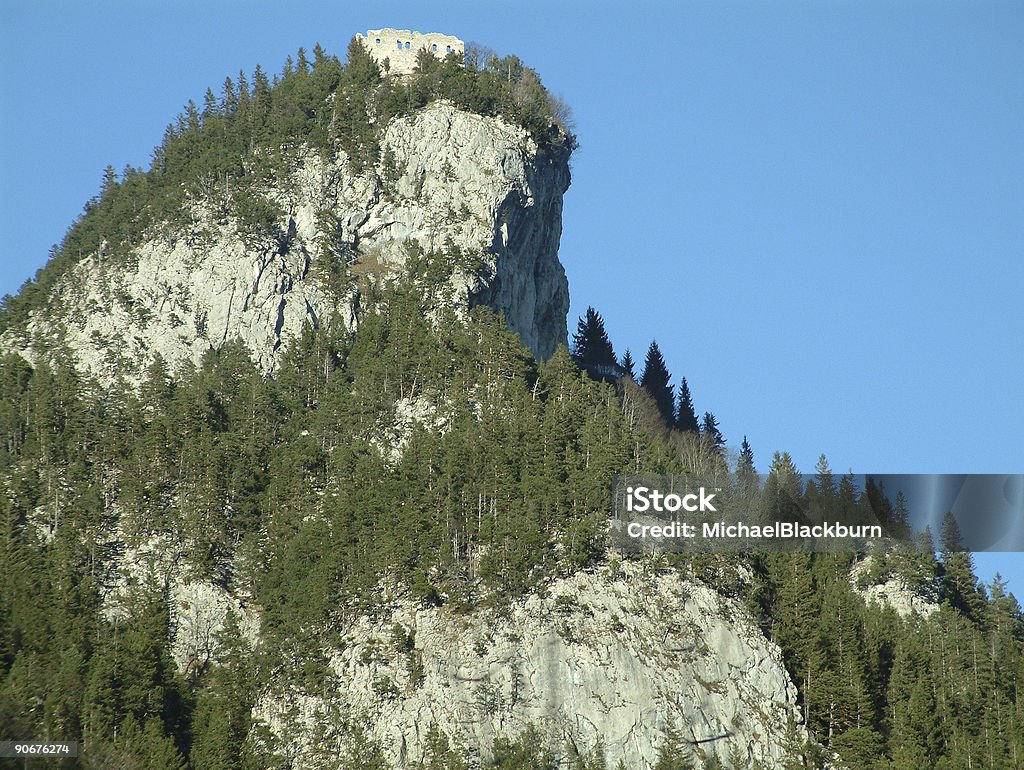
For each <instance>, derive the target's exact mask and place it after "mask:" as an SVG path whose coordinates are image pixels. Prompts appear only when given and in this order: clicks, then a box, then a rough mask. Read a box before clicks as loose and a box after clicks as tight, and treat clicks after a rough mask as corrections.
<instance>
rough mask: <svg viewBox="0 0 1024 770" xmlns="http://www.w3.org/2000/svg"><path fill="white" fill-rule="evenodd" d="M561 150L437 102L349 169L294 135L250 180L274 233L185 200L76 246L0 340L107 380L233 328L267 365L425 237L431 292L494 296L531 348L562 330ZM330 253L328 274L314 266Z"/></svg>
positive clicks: (216, 343)
mask: <svg viewBox="0 0 1024 770" xmlns="http://www.w3.org/2000/svg"><path fill="white" fill-rule="evenodd" d="M569 152H570V151H569V149H568V148H554V149H551V148H543V147H538V145H537V143H536V142H534V141H533V140H532V139H531V138H530V137H529V136H528V134H527V133H526V132H525V130H523V129H521V128H519V127H516V126H513V125H510V124H508V123H506V122H504V121H503V120H500V119H498V118H488V117H482V116H479V115H475V114H472V113H468V112H463V111H461V110H458V109H456V108H455V107H453V106H451V105H449V104H446V103H443V102H439V103H434V104H432V105H430V106H428V107H426V108H424V109H423V110H420V111H419V112H417V113H415V114H413V115H411V116H408V117H404V118H398V119H395V120H394V121H392V122H391V124H389V125H388V126H387V128H386V130H385V131H384V135H383V141H382V148H381V154H380V157H381V161H380V163H378V165H377V167H376V168H371V169H367V170H366V171H364V172H362V173H359V174H356V173H354V172H353V171H352V170H351V166H350V165H349V163H348V162H347V159H346V158H345V157H344V156H341V157H338V158H336V159H334V160H330V161H325V160H323V159H322V157H321V156H319V155H317V154H316V153H313V152H312V151H305V150H302V149H301V148H299V149H296V150H294V151H293V152H292V153H291V154H290V155H289V158H290V160H289V164H288V168H287V170H286V171H282V173H281V174H279V175H278V177H277V178H276V179H275V181H274V182H273V184H271V185H269V186H267V187H266V188H265V189H262V190H261V191H259V192H260V194H261V195H262V196H263V197H264V198H265V199H266V201H269V202H271V203H272V204H274V205H275V206H276V207H277V209H278V210H279V211H280V212H282V213H281V215H280V217H279V219H278V221H276V222H275V232H276V234H275V235H274V236H270V235H267V234H262V235H260V234H255V233H254V232H253V231H252V230H251V229H247V228H246V226H245V225H244V224H243V223H242V222H241V221H240V219H239V217H238V216H237V215H236V214H237V212H236V211H235V208H234V207H233V204H232V201H231V199H230V198H228V199H227V200H226V202H225V199H223V198H217V197H216V195H215V194H214V193H211V195H210V197H209V198H204V199H198V200H187V201H185V202H184V204H183V205H184V208H185V211H186V213H187V215H188V218H189V220H190V222H191V225H190V226H188V227H185V228H184V229H183V228H181V227H169V226H168V227H165V228H163V229H162V230H159V231H157V232H153V233H151V234H150V236H149V237H147V239H146V240H145V242H144V243H143V244H142V245H141V246H139V247H138V248H136V249H134V251H133V252H132V253H131V255H130V258H129V259H127V260H126V259H125V258H124V257H123V256H121V255H119V256H118V257H117V258H114V257H112V256H111V255H109V254H107V253H106V252H105V250H104V249H101V250H100V253H96V254H92V255H86V256H84V258H83V259H82V260H81V261H79V262H78V263H77V264H76V266H75V267H74V268H73V270H72V271H71V272H70V273H69V274H68V275H66V276H65V277H64V279H63V280H62V281H61V282H60V283H59V284H58V287H57V289H56V290H55V291H54V292H53V295H52V296H51V297H49V303H48V306H47V307H46V308H45V309H44V310H43V311H37V312H36V313H35V314H34V316H33V318H32V320H31V321H30V323H29V325H28V328H27V329H25V330H19V331H17V332H9V333H7V334H6V335H5V338H4V340H3V347H5V348H7V349H13V350H18V351H20V352H22V353H23V354H25V355H26V357H28V358H30V359H35V358H37V357H39V356H42V355H44V354H45V351H47V350H49V349H51V348H52V346H53V345H54V344H55V343H66V344H67V346H68V347H69V348H70V350H71V352H72V354H73V357H74V359H75V361H76V362H77V364H78V365H79V368H80V369H82V370H83V371H84V372H87V373H89V374H93V375H96V376H97V377H99V378H100V379H101V380H105V381H109V380H112V379H113V378H114V377H115V376H116V375H118V374H123V375H125V376H127V378H128V379H129V380H133V379H135V380H137V379H138V378H139V376H140V373H141V372H142V371H144V369H145V367H146V365H147V364H148V363H149V362H150V361H151V360H152V358H153V356H154V355H155V354H157V353H159V354H160V355H161V356H163V358H164V359H165V360H167V361H168V362H169V363H170V364H172V366H173V365H174V364H176V363H178V362H181V361H183V360H185V359H188V360H191V361H193V362H198V361H199V359H200V358H201V357H202V355H203V353H205V352H206V351H207V350H208V349H210V348H218V347H220V346H221V345H223V344H224V343H225V342H227V341H229V340H233V339H240V340H241V341H242V342H243V343H244V344H245V345H246V347H247V348H248V349H249V350H250V352H251V354H252V356H253V358H254V360H256V361H257V362H258V364H259V366H260V367H261V368H262V369H263V371H265V372H267V373H269V372H272V371H273V370H274V368H275V367H276V366H277V365H278V364H279V363H280V356H281V353H282V349H283V346H284V345H285V344H286V343H287V341H288V340H289V339H291V338H294V337H295V336H296V335H297V334H299V333H300V332H301V330H302V328H303V325H304V324H306V323H309V324H311V325H312V326H314V327H316V326H319V325H322V324H325V323H342V324H344V325H345V326H346V328H348V329H352V328H353V327H354V326H355V325H356V323H357V314H358V308H359V305H360V299H361V289H362V288H365V285H366V282H367V281H372V280H378V279H380V278H384V277H390V276H393V275H397V274H399V273H400V272H401V270H402V268H403V267H404V266H405V265H406V263H407V260H408V259H409V257H410V254H423V253H425V254H427V256H428V257H429V256H430V255H432V254H435V255H436V254H444V255H446V256H447V257H449V258H450V261H451V262H452V264H454V267H453V268H452V269H451V270H449V272H448V277H447V278H446V279H445V285H444V286H443V287H440V289H441V294H442V296H443V298H444V299H445V301H448V302H450V303H452V304H453V305H454V307H455V308H456V310H457V311H460V312H464V311H466V310H468V309H469V308H470V307H472V306H474V305H478V304H487V305H490V306H492V307H494V308H495V310H497V311H499V312H502V313H504V315H505V319H506V321H507V323H508V325H509V328H511V329H512V330H513V331H517V332H519V334H520V336H521V338H522V340H523V342H524V343H525V344H526V345H527V346H529V347H530V348H531V349H532V350H533V352H534V353H535V354H536V355H537V356H539V357H541V358H545V357H547V356H550V355H551V354H552V353H553V352H554V350H555V348H556V347H557V345H558V344H559V343H561V342H564V341H565V340H566V321H565V316H566V313H567V311H568V306H569V292H568V283H567V281H566V277H565V273H564V271H563V269H562V266H561V264H560V263H559V261H558V243H559V238H560V236H561V212H562V195H563V193H564V192H565V190H566V189H567V188H568V186H569V183H570V175H569V167H568V156H569ZM452 255H454V257H452ZM332 266H334V267H333V270H334V273H335V275H336V274H337V272H338V270H340V272H341V273H342V275H343V276H344V277H343V279H342V280H341V281H338V280H334V281H333V282H332V281H329V280H328V279H327V276H328V275H330V274H332ZM435 288H436V287H435Z"/></svg>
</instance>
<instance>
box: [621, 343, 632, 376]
mask: <svg viewBox="0 0 1024 770" xmlns="http://www.w3.org/2000/svg"><path fill="white" fill-rule="evenodd" d="M619 368H620V369H622V371H623V374H624V376H626V377H629V379H631V380H635V379H636V362H635V361H633V354H632V353H630V352H629V348H626V352H625V353H624V354H623V356H622V360H621V361H620V362H619Z"/></svg>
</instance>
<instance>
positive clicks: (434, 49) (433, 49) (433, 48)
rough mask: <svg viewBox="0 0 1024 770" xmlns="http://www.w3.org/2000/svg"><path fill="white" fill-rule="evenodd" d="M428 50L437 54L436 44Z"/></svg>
mask: <svg viewBox="0 0 1024 770" xmlns="http://www.w3.org/2000/svg"><path fill="white" fill-rule="evenodd" d="M430 50H431V51H434V52H435V53H436V52H437V43H434V44H433V45H432V46H430Z"/></svg>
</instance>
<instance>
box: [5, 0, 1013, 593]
mask: <svg viewBox="0 0 1024 770" xmlns="http://www.w3.org/2000/svg"><path fill="white" fill-rule="evenodd" d="M380 26H396V27H409V28H412V29H418V30H420V31H424V32H426V31H443V32H448V33H450V34H455V35H458V36H459V37H461V38H463V39H465V40H467V41H474V42H478V43H482V44H484V45H487V46H489V47H491V48H494V49H495V50H497V51H498V52H499V53H516V54H518V55H519V56H520V57H522V58H523V59H524V60H525V61H526V62H527V63H528V64H529V65H531V66H533V67H535V68H536V69H537V70H538V71H539V72H540V74H541V76H542V78H543V79H544V81H545V83H546V84H547V85H548V87H549V88H550V89H551V90H552V91H554V92H556V93H558V94H560V95H561V96H562V97H564V98H565V99H566V100H567V101H568V102H569V103H570V104H571V105H572V107H573V109H574V111H575V116H576V123H577V128H578V132H579V136H580V142H581V149H580V150H579V152H578V153H577V154H576V156H575V158H574V161H573V170H574V182H573V186H572V187H571V188H570V190H569V192H568V193H567V196H566V203H565V217H564V233H563V239H562V251H561V257H562V261H563V263H564V264H565V267H566V271H567V273H568V275H569V281H570V291H571V295H572V308H571V311H570V327H572V326H574V325H575V321H576V318H577V317H578V316H579V315H581V314H582V313H583V311H584V310H585V309H586V307H587V305H588V304H592V305H594V306H595V307H597V308H598V309H599V310H600V311H601V313H602V314H603V315H604V317H605V320H606V324H607V327H608V329H609V332H610V334H611V336H612V340H613V342H614V343H615V345H616V349H617V350H618V351H619V352H621V351H622V350H623V349H624V348H625V347H627V346H628V347H630V348H631V349H632V351H633V354H634V357H635V358H638V359H642V357H643V354H644V352H645V351H646V348H647V345H648V344H649V342H650V340H651V338H652V337H656V338H657V340H658V342H659V344H660V345H661V347H662V350H663V351H664V353H665V355H666V358H667V360H668V363H669V367H670V369H671V370H672V372H673V374H674V375H676V377H678V376H680V375H685V376H686V377H687V379H688V381H689V383H690V387H691V390H692V392H693V395H694V399H695V402H696V406H697V409H698V410H699V411H700V412H703V411H705V410H710V411H713V412H714V413H715V415H716V416H717V417H718V419H719V422H720V424H721V428H722V430H723V432H724V434H725V436H726V438H727V439H728V440H729V441H730V443H733V444H738V443H739V441H740V440H741V439H742V436H743V435H744V434H746V435H747V436H748V437H749V439H750V442H751V444H752V446H753V448H754V452H755V457H756V459H757V461H758V465H759V467H761V469H762V470H763V469H765V468H766V466H767V464H768V462H769V461H770V458H771V453H772V452H773V451H775V450H777V449H783V450H788V451H789V452H790V453H791V454H792V455H793V457H794V459H795V460H796V462H797V464H798V466H800V467H801V469H803V470H805V471H810V470H811V469H812V468H813V464H814V462H815V460H816V458H817V456H818V455H819V454H820V453H822V452H824V453H826V455H827V456H828V457H829V459H830V461H831V463H832V466H833V468H834V469H836V470H838V471H845V470H847V469H853V470H854V471H856V472H865V473H913V472H923V473H924V472H926V473H941V472H990V473H992V472H1005V473H1008V472H1024V449H1022V441H1024V439H1022V436H1024V407H1022V401H1021V399H1022V396H1021V394H1022V393H1024V355H1022V354H1021V348H1022V344H1021V341H1022V340H1024V303H1022V301H1021V292H1022V287H1024V183H1022V180H1024V130H1022V129H1024V5H1022V4H1021V3H1019V2H895V1H894V0H886V1H885V2H872V1H871V0H860V1H858V2H853V1H852V0H848V1H844V2H824V3H814V2H769V1H765V2H743V3H741V2H732V1H724V2H662V3H649V2H632V3H620V2H615V3H610V2H609V3H602V2H594V1H593V0H591V1H590V2H559V3H552V2H531V1H530V0H525V1H524V2H519V3H502V4H498V3H490V2H482V0H476V2H462V3H446V2H432V3H411V2H406V3H400V2H372V3H371V2H366V3H351V2H348V3H341V2H330V3H326V2H301V1H299V2H290V3H267V2H258V1H257V2H244V3H243V2H214V3H198V2H192V1H191V0H188V1H185V2H176V3H174V4H168V3H156V2H138V1H136V2H103V0H100V1H99V2H93V3H88V4H84V3H82V4H79V3H66V2H59V3H58V2H52V0H42V1H40V0H32V1H31V2H29V1H27V0H2V2H0V65H2V70H0V72H2V75H0V168H2V169H3V172H2V173H3V176H2V183H0V196H2V198H0V231H2V233H3V241H2V245H0V292H11V291H15V290H16V289H17V287H18V286H19V285H20V284H21V282H22V281H23V280H24V279H25V278H26V277H28V276H29V275H31V274H32V273H34V271H35V270H36V269H37V268H38V267H39V266H40V265H41V264H42V263H43V261H44V260H45V258H46V255H47V252H48V249H49V247H50V245H51V244H53V243H54V242H55V241H57V240H59V239H60V237H61V235H62V234H63V232H64V230H65V229H66V227H67V225H68V224H69V223H70V221H71V220H72V219H73V217H74V216H76V214H77V213H78V212H79V211H80V210H81V206H82V203H83V202H84V201H85V200H86V199H87V198H89V197H90V196H92V195H94V194H95V193H96V192H97V189H98V186H99V181H100V177H101V173H102V169H103V167H104V166H105V165H106V164H108V163H111V164H113V165H114V166H115V167H116V168H121V167H123V166H124V165H125V164H127V163H131V164H133V165H141V166H146V165H148V162H149V158H150V151H151V150H152V147H153V146H154V145H155V144H156V143H158V142H159V140H160V138H161V136H162V134H163V129H164V127H165V125H166V124H167V123H168V122H170V121H171V120H172V119H173V117H174V115H175V114H176V113H177V111H178V110H180V109H181V106H182V105H183V104H184V103H185V102H186V101H187V100H188V99H189V98H192V99H195V100H196V101H197V102H199V101H201V99H202V96H203V93H204V92H205V90H206V88H207V87H208V86H212V87H213V88H214V89H215V90H217V89H218V88H219V85H220V84H221V83H222V82H223V80H224V77H225V76H226V75H229V74H230V75H234V74H235V73H237V71H238V70H239V69H240V68H244V69H245V70H246V71H250V72H251V70H252V69H253V68H254V67H255V65H256V64H257V63H261V64H262V65H263V66H264V68H265V69H267V70H269V71H277V70H279V69H280V67H281V65H282V63H283V61H284V59H285V57H286V56H287V55H288V54H289V53H294V52H295V50H296V49H297V48H298V47H299V46H306V47H307V48H312V46H313V44H314V43H315V42H316V41H320V42H321V43H322V44H323V45H324V46H325V48H327V49H328V51H330V52H333V53H338V54H339V55H343V53H344V49H345V45H346V43H347V41H348V40H349V38H350V37H351V35H352V34H353V33H355V32H358V31H365V30H366V29H367V28H370V27H380ZM991 558H994V559H996V561H997V563H998V565H999V568H1001V569H1003V571H1004V573H1006V572H1010V571H1014V570H1015V571H1016V573H1017V575H1019V576H1020V577H1018V578H1015V586H1016V587H1017V589H1016V590H1017V592H1018V593H1022V589H1024V572H1022V571H1021V570H1020V568H1016V565H1015V564H1014V563H1012V561H1011V560H1013V559H1015V557H1012V556H1007V555H1002V556H997V557H985V559H983V560H982V561H981V562H980V563H979V571H981V572H982V573H983V574H990V573H991V571H992V569H993V568H991V567H989V566H986V565H987V563H988V560H989V559H991ZM1018 581H1020V582H1018Z"/></svg>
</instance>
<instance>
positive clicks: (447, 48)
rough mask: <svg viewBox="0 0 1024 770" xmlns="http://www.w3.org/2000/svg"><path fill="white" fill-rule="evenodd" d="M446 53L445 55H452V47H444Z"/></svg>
mask: <svg viewBox="0 0 1024 770" xmlns="http://www.w3.org/2000/svg"><path fill="white" fill-rule="evenodd" d="M444 52H445V53H451V52H452V47H451V46H450V45H446V46H445V47H444Z"/></svg>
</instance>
